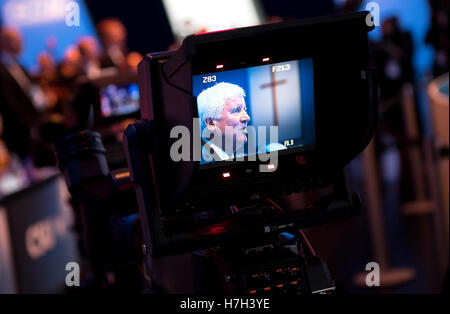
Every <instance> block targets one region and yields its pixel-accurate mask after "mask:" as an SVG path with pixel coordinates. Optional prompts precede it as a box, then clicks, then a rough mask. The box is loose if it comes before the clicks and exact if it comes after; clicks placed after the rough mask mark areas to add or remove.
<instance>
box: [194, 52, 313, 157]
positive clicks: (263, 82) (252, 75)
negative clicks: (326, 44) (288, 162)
mask: <svg viewBox="0 0 450 314" xmlns="http://www.w3.org/2000/svg"><path fill="white" fill-rule="evenodd" d="M263 62H264V63H268V64H263V65H259V66H254V67H247V68H241V69H234V70H226V69H224V65H221V64H219V65H217V69H218V71H216V72H214V73H205V74H200V75H194V76H193V94H194V96H195V97H196V98H197V109H198V117H199V121H198V123H199V125H200V137H201V143H202V157H201V162H200V165H205V164H209V163H211V162H214V161H223V160H230V161H231V160H238V159H239V157H243V158H245V156H248V160H250V156H256V155H257V154H260V153H270V152H274V151H281V150H286V149H293V148H298V149H300V150H303V149H304V150H307V149H311V148H313V146H314V144H315V122H314V120H315V114H314V110H315V107H314V73H313V59H312V58H305V59H300V60H292V61H287V62H280V63H271V64H270V63H269V62H270V59H269V58H264V59H263Z"/></svg>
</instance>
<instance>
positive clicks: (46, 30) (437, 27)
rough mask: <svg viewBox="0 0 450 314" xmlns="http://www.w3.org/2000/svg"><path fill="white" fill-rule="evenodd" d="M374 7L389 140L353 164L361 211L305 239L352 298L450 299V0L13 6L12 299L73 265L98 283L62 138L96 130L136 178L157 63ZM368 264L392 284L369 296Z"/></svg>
mask: <svg viewBox="0 0 450 314" xmlns="http://www.w3.org/2000/svg"><path fill="white" fill-rule="evenodd" d="M362 10H368V11H371V12H372V14H373V16H374V19H373V22H374V23H375V30H374V31H372V32H371V33H369V38H370V54H371V61H370V62H371V64H372V66H373V67H375V68H376V69H377V75H378V83H379V90H378V92H379V113H378V115H379V116H378V122H379V124H378V130H377V132H376V135H375V137H374V139H373V141H372V143H371V144H370V145H369V147H368V148H367V149H366V151H364V152H363V153H362V154H361V155H360V156H359V157H358V158H356V159H355V160H354V161H353V162H352V163H351V164H350V165H349V167H348V171H349V176H350V182H351V185H352V188H353V189H354V191H355V192H358V193H359V194H360V195H361V198H362V200H363V209H362V214H361V216H359V217H357V218H354V219H351V220H347V221H343V222H338V223H333V224H330V225H324V226H317V227H313V228H309V229H306V230H305V232H306V233H307V235H308V237H309V238H310V241H311V243H312V245H313V246H314V247H315V250H316V251H317V253H318V254H319V255H320V256H321V257H322V258H324V259H325V261H326V262H327V264H328V266H329V268H330V271H331V273H332V275H333V276H334V279H335V281H336V284H337V288H338V290H337V291H338V294H339V293H342V294H345V293H440V292H442V291H444V289H448V286H447V285H448V255H449V254H448V236H449V234H448V232H449V216H448V211H449V177H448V176H449V168H448V167H449V159H448V158H449V157H448V148H449V129H448V124H449V111H448V110H449V96H448V93H449V85H448V84H449V79H448V47H449V41H448V15H449V3H448V1H443V0H442V1H441V0H410V1H407V2H405V1H399V0H398V1H393V0H378V1H362V0H361V1H360V0H319V1H295V2H293V1H287V0H278V1H269V0H261V1H251V0H248V1H243V0H233V1H231V0H228V1H219V0H214V1H200V0H196V1H182V0H156V1H138V0H128V1H127V2H126V4H124V3H122V2H111V1H98V0H96V1H93V0H92V1H88V0H84V1H83V0H76V1H68V0H0V293H23V292H25V293H49V292H50V293H61V292H64V291H65V288H66V284H65V277H66V274H67V270H68V269H66V268H65V267H66V264H67V263H69V262H77V263H79V264H80V265H81V273H82V278H83V279H84V280H85V281H89V278H90V277H89V276H91V272H92V268H93V267H92V265H90V263H89V258H88V257H87V256H88V255H89V254H87V253H86V247H85V246H86V245H85V243H84V240H83V239H84V238H83V236H82V234H83V223H82V221H83V219H82V217H80V214H79V211H78V210H77V208H78V207H79V204H77V201H76V200H74V199H72V198H71V197H70V194H69V193H68V191H67V188H66V185H65V183H64V180H63V179H62V177H61V176H60V175H59V170H58V168H57V159H56V154H55V149H54V143H57V142H58V141H59V140H60V139H61V138H63V137H64V136H65V135H67V134H70V133H71V132H73V131H74V130H83V129H85V128H87V127H88V128H93V129H95V130H96V131H98V132H99V133H100V134H101V137H102V140H103V142H104V144H105V148H106V157H107V163H108V166H109V167H110V168H111V169H113V168H120V167H126V160H125V157H124V154H123V150H122V143H121V141H122V139H121V135H122V133H123V131H124V129H125V127H126V125H128V124H129V123H130V122H132V121H133V120H134V119H136V118H138V116H139V92H138V86H137V84H136V83H137V78H136V67H137V64H138V63H139V61H140V60H141V59H142V56H143V55H144V54H146V53H149V52H157V51H164V50H174V49H177V48H178V47H179V45H180V43H181V41H182V40H183V38H184V37H185V36H186V35H189V34H193V33H200V32H208V31H215V30H220V29H229V28H235V27H243V26H250V25H257V24H264V23H277V22H282V21H288V20H293V19H300V18H307V17H314V16H320V15H329V14H334V13H339V12H352V11H362ZM86 103H89V104H90V105H89V106H86ZM91 104H92V106H91ZM344 140H345V139H344ZM288 201H289V200H288ZM124 217H125V218H124ZM122 218H123V219H125V220H123V219H122ZM121 219H122V220H120V219H119V220H118V222H117V223H118V225H120V226H122V224H123V223H127V222H129V221H135V220H136V215H135V214H134V215H122V217H121ZM127 219H128V220H127ZM110 223H111V222H110ZM369 262H377V263H379V265H380V267H381V272H382V283H384V284H382V287H381V288H368V287H367V286H366V285H365V282H364V278H365V274H366V273H367V272H366V270H365V267H366V264H367V263H369ZM135 266H136V265H135ZM127 269H129V268H127ZM124 274H126V275H123V274H122V276H123V277H126V278H128V279H127V280H125V281H120V280H119V279H118V278H119V277H118V274H117V273H114V271H107V272H106V275H105V279H104V282H102V284H98V285H97V286H96V287H116V288H117V289H123V291H128V292H129V291H132V290H133V289H135V290H136V291H140V289H139V284H140V282H139V279H135V281H133V280H132V279H130V278H135V277H136V274H135V273H133V272H127V271H124ZM361 274H362V275H361ZM133 276H135V277H133ZM119 282H120V284H119ZM130 286H132V287H133V289H130V288H129V287H130ZM446 287H447V288H446ZM447 291H448V290H447Z"/></svg>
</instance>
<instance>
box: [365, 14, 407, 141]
mask: <svg viewBox="0 0 450 314" xmlns="http://www.w3.org/2000/svg"><path fill="white" fill-rule="evenodd" d="M381 30H382V36H383V37H382V39H381V41H379V42H377V43H375V44H374V45H373V57H374V61H375V63H376V66H377V69H378V81H379V86H380V96H381V99H380V114H381V116H380V127H381V128H385V129H386V130H387V131H389V132H391V133H393V134H401V133H402V132H403V124H402V112H401V89H402V86H403V85H404V84H405V83H413V82H414V68H413V64H412V57H413V50H414V49H413V42H412V39H411V34H410V33H409V32H407V31H403V30H401V29H400V27H399V25H398V20H397V18H396V17H391V18H387V19H385V20H384V21H383V22H382V25H381Z"/></svg>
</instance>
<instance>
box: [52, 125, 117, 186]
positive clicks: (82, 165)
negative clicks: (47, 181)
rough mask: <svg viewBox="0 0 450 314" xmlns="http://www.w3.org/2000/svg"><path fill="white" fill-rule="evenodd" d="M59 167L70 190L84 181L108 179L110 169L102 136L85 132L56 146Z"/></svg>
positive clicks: (71, 135)
mask: <svg viewBox="0 0 450 314" xmlns="http://www.w3.org/2000/svg"><path fill="white" fill-rule="evenodd" d="M55 148H56V156H57V159H58V166H59V169H60V170H61V172H62V173H63V174H64V177H65V179H66V183H67V185H68V187H69V189H70V188H71V187H72V186H74V185H77V184H79V183H81V182H82V181H84V180H92V179H93V178H98V177H107V176H108V175H109V167H108V163H107V160H106V150H105V147H104V146H103V143H102V139H101V137H100V134H99V133H97V132H93V131H89V130H84V131H81V132H78V133H74V134H70V135H68V136H66V137H64V138H63V139H62V140H60V141H58V142H57V143H56V144H55Z"/></svg>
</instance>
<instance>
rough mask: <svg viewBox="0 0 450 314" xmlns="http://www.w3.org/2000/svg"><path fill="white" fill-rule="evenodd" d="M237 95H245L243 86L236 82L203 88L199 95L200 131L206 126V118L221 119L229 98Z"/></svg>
mask: <svg viewBox="0 0 450 314" xmlns="http://www.w3.org/2000/svg"><path fill="white" fill-rule="evenodd" d="M236 97H245V92H244V90H243V89H242V87H240V86H239V85H236V84H231V83H225V82H221V83H218V84H216V85H214V86H212V87H209V88H207V89H205V90H203V91H202V92H201V93H200V94H199V95H198V96H197V106H198V117H199V119H200V131H201V132H203V130H204V128H205V127H206V123H205V120H206V119H208V118H210V119H215V120H219V119H220V117H221V114H222V110H223V105H224V104H225V101H226V100H227V98H236Z"/></svg>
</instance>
